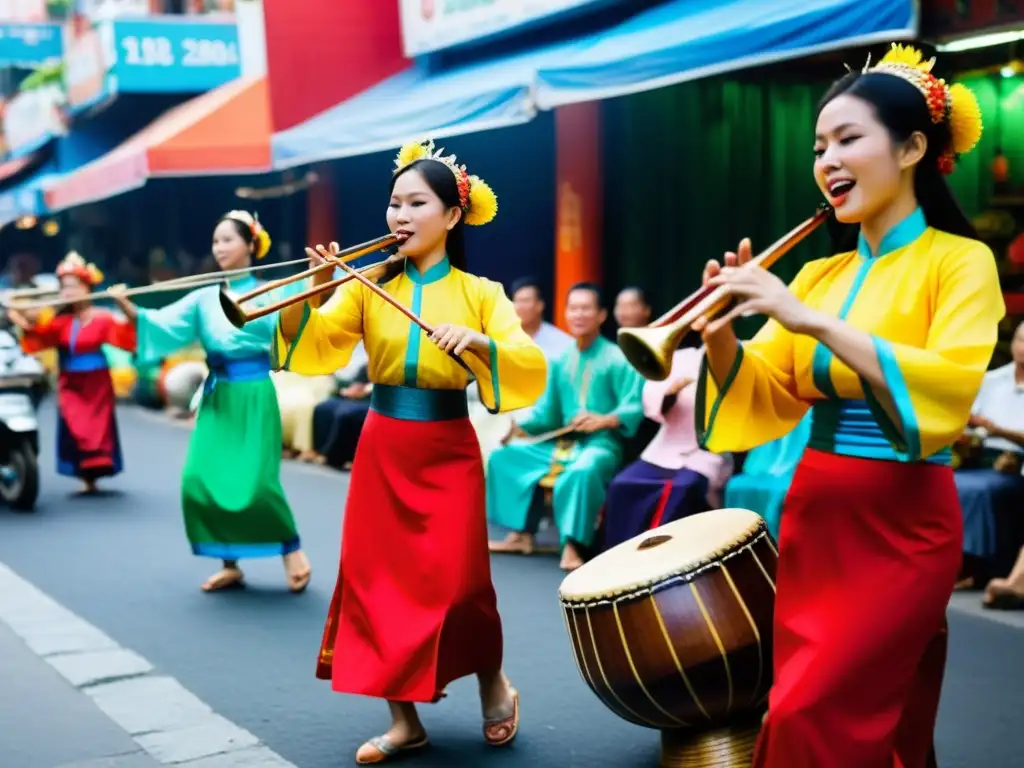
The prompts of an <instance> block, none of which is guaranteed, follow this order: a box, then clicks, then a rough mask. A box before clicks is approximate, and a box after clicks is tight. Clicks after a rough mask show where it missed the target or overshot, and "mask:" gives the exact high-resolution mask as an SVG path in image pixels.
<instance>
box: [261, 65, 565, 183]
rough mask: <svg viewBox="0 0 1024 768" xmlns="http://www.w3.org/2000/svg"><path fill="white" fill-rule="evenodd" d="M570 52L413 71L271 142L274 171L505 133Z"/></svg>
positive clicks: (529, 114)
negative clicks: (548, 71) (420, 142)
mask: <svg viewBox="0 0 1024 768" xmlns="http://www.w3.org/2000/svg"><path fill="white" fill-rule="evenodd" d="M570 47H571V46H569V45H557V46H552V47H548V48H542V49H538V50H534V51H530V52H528V53H522V54H519V55H516V56H511V57H507V58H501V59H497V60H494V61H487V62H485V63H482V64H479V63H478V64H472V65H469V66H464V67H459V68H457V69H453V70H449V71H446V72H439V73H431V72H429V71H427V70H426V69H425V68H424V67H422V66H414V67H412V68H410V69H407V70H405V71H403V72H400V73H399V74H397V75H394V76H392V77H390V78H388V79H387V80H384V81H383V82H381V83H378V84H377V85H375V86H373V87H372V88H370V89H369V90H366V91H364V92H362V93H361V94H359V95H358V96H355V97H353V98H352V99H349V100H348V101H345V102H342V103H341V104H339V105H337V106H335V107H332V108H331V109H329V110H327V111H326V112H323V113H321V114H319V115H317V116H315V117H312V118H310V119H309V120H307V121H306V122H304V123H301V124H299V125H297V126H295V127H294V128H290V129H288V130H287V131H282V132H280V133H277V134H275V135H274V137H273V139H272V150H273V158H274V166H275V167H276V168H287V167H290V166H294V165H301V164H303V163H311V162H316V161H319V160H327V159H331V158H340V157H353V156H356V155H364V154H369V153H371V152H377V151H381V150H385V149H393V148H394V147H397V146H400V145H401V144H402V143H404V142H406V141H410V140H415V139H421V138H423V137H425V136H431V137H433V138H438V139H440V138H444V137H445V136H455V135H460V134H465V133H473V132H474V131H483V130H488V129H492V128H502V127H505V126H509V125H517V124H520V123H525V122H527V121H529V120H532V119H533V117H534V116H535V115H536V108H535V107H534V104H533V96H532V93H531V91H532V87H533V84H534V81H535V79H536V73H537V70H538V69H540V68H541V67H542V66H544V65H545V64H548V63H552V62H554V61H560V60H563V59H564V58H565V52H566V51H567V50H569V49H570Z"/></svg>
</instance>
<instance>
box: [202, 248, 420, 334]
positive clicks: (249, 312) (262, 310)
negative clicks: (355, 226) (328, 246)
mask: <svg viewBox="0 0 1024 768" xmlns="http://www.w3.org/2000/svg"><path fill="white" fill-rule="evenodd" d="M403 239H404V237H402V236H401V235H394V234H392V235H385V236H384V237H378V238H377V239H375V240H369V241H367V242H365V243H362V244H360V245H354V246H352V247H351V248H346V249H345V250H343V251H341V252H339V253H338V254H336V255H335V256H333V257H331V258H329V259H327V261H326V262H325V263H323V264H319V265H317V266H315V267H311V268H310V269H307V270H306V271H305V272H299V273H298V274H296V275H291V276H290V277H282V278H281V279H280V280H271V281H268V282H266V283H264V284H263V285H261V286H259V287H258V288H255V289H253V290H251V291H249V292H248V293H243V294H242V295H240V296H238V295H235V294H233V293H232V292H231V291H230V289H229V288H228V285H227V283H226V282H224V283H221V286H220V307H221V309H222V310H223V311H224V315H225V316H226V317H227V319H228V320H230V321H231V324H232V325H233V326H235V327H236V328H241V327H242V326H244V325H245V324H246V323H248V322H250V321H252V320H256V319H257V318H260V317H264V316H265V315H270V314H273V313H274V312H277V311H278V310H280V309H283V308H284V307H288V306H291V305H292V304H298V303H299V302H301V301H305V300H306V299H309V298H312V297H313V296H316V295H318V294H320V293H323V292H325V291H329V290H332V289H334V288H337V287H338V286H340V285H343V284H344V283H347V282H348V281H349V280H352V279H354V277H355V275H354V274H353V273H354V272H358V274H361V275H366V276H367V277H368V279H372V277H370V274H371V273H373V274H377V273H383V272H384V270H386V269H387V264H388V262H390V261H393V259H394V257H389V258H388V259H385V260H383V261H378V262H377V263H375V264H370V265H369V266H366V267H363V268H362V269H360V270H352V269H351V268H349V270H348V271H347V274H345V275H344V276H343V277H339V278H338V279H336V280H331V281H330V282H328V283H323V284H322V285H315V286H313V287H312V288H308V289H306V290H305V291H302V292H300V293H296V294H294V295H293V296H288V297H287V298H284V299H281V300H280V301H275V302H273V303H272V304H267V305H265V306H262V307H257V308H255V309H245V308H244V307H243V306H242V305H243V304H245V303H246V302H249V301H252V300H253V299H255V298H257V297H258V296H262V295H263V294H265V293H269V292H270V291H273V290H275V289H277V288H280V287H281V286H284V285H288V284H290V283H296V282H298V281H299V280H304V279H306V278H307V277H311V276H313V275H315V274H317V273H319V272H323V271H324V270H327V269H330V270H333V269H335V268H337V267H341V266H343V265H344V266H347V262H349V261H354V260H355V259H358V258H359V257H361V256H365V255H366V254H368V253H373V252H374V251H379V250H381V249H382V248H389V247H391V246H393V245H397V244H398V243H400V242H402V240H403Z"/></svg>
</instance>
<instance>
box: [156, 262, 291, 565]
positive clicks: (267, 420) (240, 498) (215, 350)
mask: <svg viewBox="0 0 1024 768" xmlns="http://www.w3.org/2000/svg"><path fill="white" fill-rule="evenodd" d="M259 284H260V283H259V281H257V280H256V279H255V278H252V277H246V278H243V279H240V280H236V281H233V282H232V283H231V290H232V291H235V292H237V293H244V292H246V291H249V290H252V289H253V288H255V287H256V286H258V285H259ZM289 287H291V286H289ZM279 298H280V295H276V294H274V293H273V292H271V293H269V294H265V295H264V296H263V297H261V299H262V301H257V302H255V304H261V303H264V302H269V301H274V300H277V299H279ZM276 326H277V314H276V313H274V314H271V315H267V316H266V317H263V318H260V319H257V320H253V321H251V322H249V323H247V324H246V325H245V327H244V328H242V329H237V328H235V327H234V326H233V325H232V324H231V323H230V322H229V321H228V319H227V318H226V317H225V316H224V312H223V311H222V310H221V307H220V299H219V290H218V288H217V286H209V287H205V288H199V289H196V290H195V291H192V292H191V293H189V294H188V295H186V296H184V297H183V298H181V299H179V300H178V301H176V302H174V303H173V304H170V305H168V306H166V307H164V308H162V309H157V310H153V309H139V319H138V338H139V341H138V351H137V353H136V357H137V359H138V361H139V364H140V365H145V364H146V363H148V362H151V361H156V360H161V359H163V358H165V357H166V356H167V355H169V354H170V353H172V352H174V351H175V350H177V349H180V348H182V347H185V346H188V345H190V344H194V343H196V342H198V343H199V344H200V345H201V346H202V347H203V349H204V350H205V351H206V362H207V366H208V367H209V369H210V374H209V376H208V377H207V379H206V384H205V386H204V390H203V394H202V399H201V402H200V405H199V410H198V415H197V417H196V425H195V429H194V431H193V432H192V439H191V440H190V441H189V447H188V456H187V457H186V459H185V471H184V473H183V476H182V484H181V499H182V508H183V511H184V515H185V531H186V534H187V535H188V540H189V542H190V543H191V545H192V551H193V552H194V553H195V554H196V555H201V556H204V557H215V558H219V559H222V560H238V559H240V558H250V557H273V556H281V555H285V554H288V553H289V552H294V551H296V550H298V549H299V535H298V532H297V530H296V527H295V519H294V518H293V516H292V511H291V508H290V507H289V506H288V501H287V500H286V499H285V496H284V490H283V489H282V487H281V478H280V473H281V414H280V411H279V410H278V404H277V394H276V392H275V389H274V384H273V382H272V381H271V379H270V356H269V350H270V345H271V341H272V339H273V335H274V332H275V329H276Z"/></svg>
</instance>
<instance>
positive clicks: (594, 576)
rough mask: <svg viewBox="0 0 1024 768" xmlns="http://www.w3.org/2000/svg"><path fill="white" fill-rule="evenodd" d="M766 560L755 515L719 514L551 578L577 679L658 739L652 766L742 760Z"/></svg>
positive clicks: (713, 765)
mask: <svg viewBox="0 0 1024 768" xmlns="http://www.w3.org/2000/svg"><path fill="white" fill-rule="evenodd" d="M777 562H778V551H777V549H776V547H775V543H774V541H773V540H772V537H771V535H770V534H769V532H768V529H767V527H766V525H765V523H764V521H763V520H762V518H761V517H760V516H759V515H757V514H756V513H754V512H750V511H748V510H745V509H721V510H715V511H712V512H705V513H702V514H698V515H693V516H691V517H687V518H683V519H682V520H678V521H675V522H673V523H669V524H667V525H665V526H662V527H660V528H657V529H655V530H653V531H648V532H646V533H644V534H641V535H640V536H637V537H635V538H633V539H630V540H629V541H625V542H623V543H621V544H619V545H618V546H616V547H614V548H612V549H610V550H608V551H607V552H604V553H602V554H601V555H599V556H597V557H596V558H594V559H593V560H591V561H590V562H588V563H587V564H586V565H584V566H583V567H581V568H579V569H577V570H576V571H574V572H572V573H571V574H569V575H568V576H567V577H566V578H565V580H564V581H563V582H562V585H561V587H560V588H559V601H560V602H561V606H562V611H563V614H564V618H565V624H566V630H567V631H568V633H569V638H570V641H571V644H572V649H573V655H574V658H575V661H576V666H577V668H578V670H579V672H580V675H581V676H582V677H583V680H584V681H585V682H586V684H587V685H588V686H589V687H590V689H591V690H592V691H593V692H594V693H595V694H596V695H597V697H598V698H599V699H600V700H601V701H602V702H603V703H604V704H605V706H607V707H608V708H609V709H610V710H611V711H612V712H614V713H615V714H616V715H618V716H619V717H621V718H623V719H624V720H627V721H629V722H631V723H635V724H636V725H640V726H644V727H647V728H653V729H657V730H659V731H660V732H661V736H662V738H661V745H662V749H661V765H662V766H663V767H664V768H684V767H685V768H741V766H749V765H750V764H751V761H752V757H753V750H754V742H755V741H756V739H757V734H758V731H759V729H760V723H761V717H762V715H763V713H764V710H765V708H766V705H767V698H768V691H769V689H770V688H771V683H772V675H771V671H772V667H771V663H772V614H773V611H774V607H775V570H776V565H777Z"/></svg>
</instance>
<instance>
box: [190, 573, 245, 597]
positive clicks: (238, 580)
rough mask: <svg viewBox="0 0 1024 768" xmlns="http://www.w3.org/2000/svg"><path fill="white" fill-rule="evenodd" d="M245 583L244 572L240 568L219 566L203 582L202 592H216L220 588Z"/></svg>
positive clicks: (239, 585) (238, 585)
mask: <svg viewBox="0 0 1024 768" xmlns="http://www.w3.org/2000/svg"><path fill="white" fill-rule="evenodd" d="M244 584H245V574H244V573H242V570H241V569H240V568H221V569H220V570H219V571H217V572H216V573H215V574H213V576H211V577H210V578H208V579H207V580H206V581H205V582H203V586H202V587H201V588H202V590H203V592H218V591H220V590H222V589H231V588H233V587H241V586H243V585H244Z"/></svg>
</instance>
